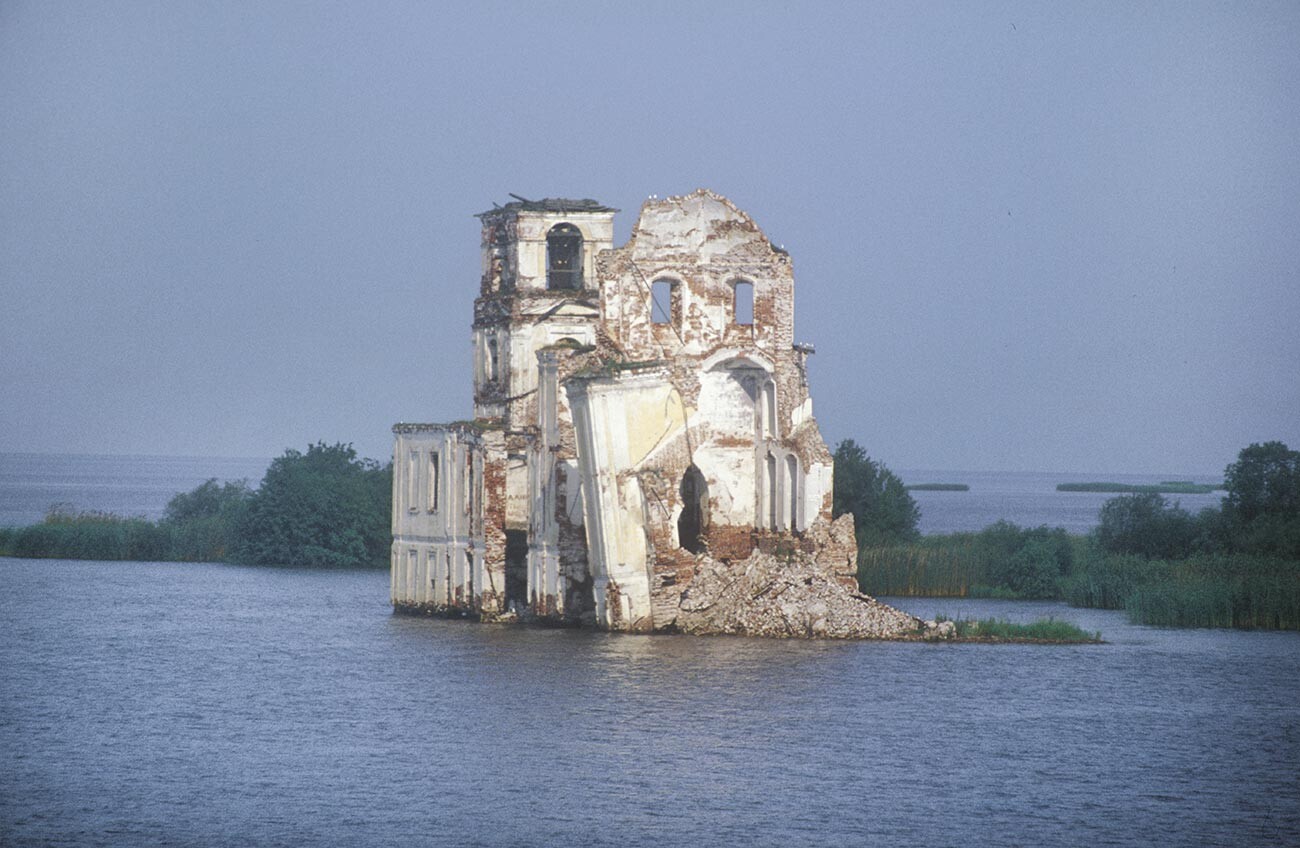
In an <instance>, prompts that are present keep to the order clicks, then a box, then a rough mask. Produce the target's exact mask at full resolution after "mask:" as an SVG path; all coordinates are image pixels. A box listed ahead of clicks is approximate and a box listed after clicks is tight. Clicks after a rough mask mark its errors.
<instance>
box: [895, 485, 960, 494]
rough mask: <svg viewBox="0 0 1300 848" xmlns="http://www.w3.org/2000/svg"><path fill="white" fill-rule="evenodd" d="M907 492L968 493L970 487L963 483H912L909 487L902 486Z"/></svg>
mask: <svg viewBox="0 0 1300 848" xmlns="http://www.w3.org/2000/svg"><path fill="white" fill-rule="evenodd" d="M903 488H904V489H907V491H909V492H969V491H970V486H968V485H966V484H965V483H913V484H911V485H910V486H904V487H903Z"/></svg>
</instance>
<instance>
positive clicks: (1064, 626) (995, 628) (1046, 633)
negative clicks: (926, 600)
mask: <svg viewBox="0 0 1300 848" xmlns="http://www.w3.org/2000/svg"><path fill="white" fill-rule="evenodd" d="M937 620H939V621H946V620H948V619H945V618H944V617H942V616H940V617H939V619H937ZM953 624H955V625H956V626H957V636H958V637H959V638H962V639H990V640H996V641H1014V642H1100V641H1101V632H1100V631H1095V632H1091V633H1090V632H1088V631H1087V630H1084V629H1083V628H1081V627H1079V626H1078V625H1076V624H1073V623H1072V622H1069V621H1061V620H1060V619H1056V618H1040V619H1039V620H1037V621H1031V622H1029V623H1028V624H1016V623H1014V622H1010V621H1006V620H1005V619H1001V618H984V619H980V620H978V621H975V620H972V619H964V620H961V621H953Z"/></svg>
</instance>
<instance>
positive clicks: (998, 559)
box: [858, 521, 1086, 598]
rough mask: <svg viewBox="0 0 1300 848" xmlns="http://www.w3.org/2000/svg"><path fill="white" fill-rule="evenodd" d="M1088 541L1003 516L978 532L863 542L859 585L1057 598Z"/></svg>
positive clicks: (907, 591)
mask: <svg viewBox="0 0 1300 848" xmlns="http://www.w3.org/2000/svg"><path fill="white" fill-rule="evenodd" d="M1085 546H1086V540H1084V539H1083V538H1081V537H1071V536H1070V535H1069V534H1067V533H1066V532H1065V531H1064V530H1061V529H1060V528H1055V529H1053V528H1048V527H1034V528H1022V527H1017V526H1016V525H1014V524H1010V523H1008V522H1004V521H999V522H998V523H996V524H993V525H990V526H989V527H986V528H984V529H983V530H981V531H980V532H978V533H950V534H945V535H936V536H926V537H924V538H922V539H921V540H920V541H919V542H915V543H913V544H908V545H891V546H888V547H874V548H873V547H862V548H861V549H860V550H859V552H858V585H859V587H860V588H861V589H862V591H863V592H866V593H867V594H869V595H905V596H907V595H921V596H929V597H959V598H960V597H967V596H971V597H996V598H1052V597H1058V596H1059V590H1058V587H1057V583H1058V581H1059V580H1060V578H1061V577H1062V576H1063V575H1067V574H1069V573H1070V572H1071V570H1072V568H1073V563H1074V561H1075V559H1077V558H1078V557H1079V556H1080V552H1081V550H1082V549H1083V548H1084V547H1085Z"/></svg>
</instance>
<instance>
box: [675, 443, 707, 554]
mask: <svg viewBox="0 0 1300 848" xmlns="http://www.w3.org/2000/svg"><path fill="white" fill-rule="evenodd" d="M680 493H681V497H682V514H681V516H680V517H679V518H678V519H677V540H678V543H679V544H680V545H681V546H682V547H683V548H685V549H686V550H688V551H690V552H691V553H693V554H698V553H703V552H704V533H705V531H707V530H708V529H709V485H708V483H706V482H704V475H703V474H701V473H700V469H698V468H696V467H695V465H694V464H692V465H691V467H690V468H687V469H686V473H685V474H683V475H682V484H681V487H680Z"/></svg>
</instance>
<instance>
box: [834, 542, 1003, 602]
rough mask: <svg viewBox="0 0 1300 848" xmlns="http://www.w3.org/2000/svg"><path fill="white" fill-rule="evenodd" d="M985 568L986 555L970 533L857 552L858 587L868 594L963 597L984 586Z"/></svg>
mask: <svg viewBox="0 0 1300 848" xmlns="http://www.w3.org/2000/svg"><path fill="white" fill-rule="evenodd" d="M987 566H988V552H987V550H986V549H985V547H984V546H982V545H980V544H979V543H978V540H977V538H976V535H975V534H974V533H954V534H951V535H948V536H927V537H926V538H924V539H922V540H921V541H920V542H917V543H915V544H911V545H892V546H890V547H884V548H864V549H862V550H861V551H859V553H858V584H859V586H860V587H861V589H862V591H863V592H866V593H867V594H868V595H909V596H915V595H924V596H931V597H956V598H964V597H966V596H967V595H969V594H970V593H971V588H972V587H974V586H980V585H983V584H985V583H987V580H986V578H985V575H986V573H987V571H988V568H987Z"/></svg>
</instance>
